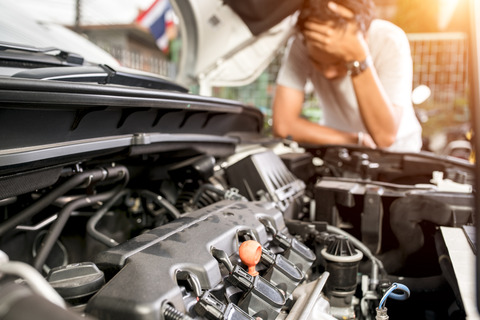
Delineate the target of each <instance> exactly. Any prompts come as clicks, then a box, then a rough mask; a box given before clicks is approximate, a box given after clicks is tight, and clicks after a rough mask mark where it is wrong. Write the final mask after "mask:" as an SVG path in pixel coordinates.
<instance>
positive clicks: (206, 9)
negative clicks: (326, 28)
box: [172, 0, 301, 86]
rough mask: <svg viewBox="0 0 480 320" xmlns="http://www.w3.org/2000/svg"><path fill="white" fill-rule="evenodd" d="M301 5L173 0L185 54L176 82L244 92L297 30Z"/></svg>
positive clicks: (294, 3)
mask: <svg viewBox="0 0 480 320" xmlns="http://www.w3.org/2000/svg"><path fill="white" fill-rule="evenodd" d="M300 5H301V1H299V0H294V1H282V2H280V3H279V2H278V1H272V0H262V1H254V0H249V1H232V0H227V1H224V2H223V4H221V3H219V2H218V1H213V0H201V1H200V0H172V6H173V8H174V10H175V12H176V14H177V15H178V16H179V21H180V34H181V36H182V54H181V59H180V65H179V75H178V79H177V80H178V81H179V82H180V83H182V84H184V85H190V84H192V83H196V84H200V86H202V85H206V86H240V85H245V84H248V83H250V82H252V81H253V80H255V79H256V78H257V77H258V76H259V75H260V74H261V72H262V71H263V70H264V69H265V68H266V67H267V66H268V65H269V63H270V62H271V61H272V60H273V58H274V57H275V55H276V54H277V53H278V50H279V49H280V48H282V47H283V46H284V44H285V42H286V40H287V39H288V37H289V35H290V34H291V32H292V30H293V26H294V24H295V21H296V19H295V15H294V13H295V12H296V11H297V9H298V8H299V7H300Z"/></svg>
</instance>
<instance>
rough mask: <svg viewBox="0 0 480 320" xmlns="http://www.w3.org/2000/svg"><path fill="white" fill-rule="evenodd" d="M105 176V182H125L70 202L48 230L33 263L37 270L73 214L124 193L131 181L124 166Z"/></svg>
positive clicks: (106, 170) (113, 169) (112, 168)
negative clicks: (121, 192)
mask: <svg viewBox="0 0 480 320" xmlns="http://www.w3.org/2000/svg"><path fill="white" fill-rule="evenodd" d="M103 176H104V179H102V180H105V177H109V178H113V179H115V180H116V179H117V178H119V177H120V178H123V179H124V181H123V183H122V184H121V185H119V186H117V187H115V189H113V190H111V191H107V192H104V193H101V194H97V195H93V196H85V197H82V198H79V199H76V200H73V201H71V202H69V203H68V204H67V205H65V206H64V207H63V208H62V210H61V211H60V213H59V214H58V218H57V220H55V222H54V223H53V224H52V226H51V227H50V229H49V230H48V233H47V235H46V236H45V238H44V239H43V241H42V246H41V248H40V249H39V251H38V254H37V256H36V257H35V261H34V263H33V266H34V268H35V269H37V270H39V271H40V270H41V269H42V267H43V265H44V264H45V262H46V261H47V259H48V256H49V254H50V251H51V250H52V248H53V246H54V245H55V243H56V242H57V239H58V238H59V237H60V234H61V233H62V231H63V228H64V227H65V225H66V223H67V221H68V219H69V218H70V215H71V213H72V212H73V211H74V210H76V209H79V208H83V207H88V206H91V205H92V204H95V203H96V202H99V201H106V200H108V199H110V198H112V197H113V196H115V195H116V194H117V193H119V192H120V191H122V190H123V189H124V188H125V185H126V184H127V183H128V180H129V174H128V170H127V168H126V167H123V166H118V167H111V168H108V169H104V170H103Z"/></svg>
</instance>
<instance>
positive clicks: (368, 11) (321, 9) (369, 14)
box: [297, 0, 375, 33]
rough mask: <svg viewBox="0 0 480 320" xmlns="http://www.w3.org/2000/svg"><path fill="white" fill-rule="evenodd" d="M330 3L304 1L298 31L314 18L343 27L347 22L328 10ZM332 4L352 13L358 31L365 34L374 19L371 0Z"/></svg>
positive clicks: (338, 0)
mask: <svg viewBox="0 0 480 320" xmlns="http://www.w3.org/2000/svg"><path fill="white" fill-rule="evenodd" d="M330 1H332V0H304V1H303V5H302V8H301V11H300V15H299V17H298V22H297V25H298V26H299V27H300V30H303V25H304V23H305V22H306V21H307V20H308V18H315V19H317V20H320V21H334V22H335V23H336V24H337V25H339V26H342V25H345V24H346V23H347V20H346V19H344V18H342V17H340V16H338V15H337V14H336V13H335V12H333V11H332V10H330V9H329V8H328V3H329V2H330ZM333 2H335V3H337V4H339V5H341V6H344V7H345V8H348V9H350V10H351V11H353V13H354V15H355V18H354V19H355V20H356V21H357V24H358V26H359V28H360V30H362V32H364V33H366V32H367V30H368V28H369V27H370V23H371V22H372V20H373V19H374V18H375V4H374V2H373V0H334V1H333Z"/></svg>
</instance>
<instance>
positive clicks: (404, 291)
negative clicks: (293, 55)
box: [378, 282, 410, 309]
mask: <svg viewBox="0 0 480 320" xmlns="http://www.w3.org/2000/svg"><path fill="white" fill-rule="evenodd" d="M394 290H400V291H402V293H394V292H393V291H394ZM408 297H410V289H408V287H407V286H406V285H403V284H401V283H396V282H394V283H392V285H391V286H390V288H388V290H387V291H386V292H385V294H384V295H383V297H382V299H381V300H380V304H379V305H378V309H382V308H383V307H384V306H385V302H386V301H387V298H392V299H394V300H400V301H403V300H407V299H408Z"/></svg>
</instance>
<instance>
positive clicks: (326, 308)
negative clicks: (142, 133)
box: [0, 143, 473, 320]
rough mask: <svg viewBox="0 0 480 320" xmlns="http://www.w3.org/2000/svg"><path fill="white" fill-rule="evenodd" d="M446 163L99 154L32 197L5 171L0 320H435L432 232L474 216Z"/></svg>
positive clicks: (303, 153)
mask: <svg viewBox="0 0 480 320" xmlns="http://www.w3.org/2000/svg"><path fill="white" fill-rule="evenodd" d="M445 163H446V162H445V161H444V160H442V162H440V161H438V162H437V161H436V160H435V159H434V158H428V157H425V156H421V155H415V156H414V155H399V154H390V153H385V152H382V151H374V150H368V151H367V150H362V149H354V148H353V149H347V148H345V147H334V146H331V147H325V148H324V149H318V148H317V149H315V150H303V149H302V150H300V149H299V148H298V147H297V146H295V145H285V144H283V143H280V144H278V145H274V146H272V145H264V146H259V145H253V146H248V147H244V148H243V149H242V148H240V147H238V148H237V150H236V152H235V153H232V154H230V155H227V156H223V157H214V156H212V155H208V154H207V153H194V154H185V153H181V152H178V153H173V152H169V153H168V156H167V153H161V152H160V153H151V154H148V153H145V154H139V155H137V156H129V157H117V158H114V159H110V158H108V157H107V158H102V157H98V158H95V159H93V160H89V161H86V162H75V163H72V164H71V165H65V166H63V167H61V168H56V167H55V168H53V169H46V170H38V171H36V172H34V174H33V175H32V176H31V177H29V179H31V180H32V181H33V182H32V183H35V182H34V181H38V179H42V181H45V179H47V180H48V181H51V182H50V183H49V185H48V186H47V187H39V188H37V189H35V190H34V191H29V192H23V191H22V190H23V189H22V188H23V185H22V183H25V180H21V181H20V182H22V183H20V182H18V183H16V182H17V180H15V178H16V177H15V176H9V177H6V178H4V180H3V183H2V186H9V188H12V189H5V188H4V189H3V190H2V194H3V195H4V199H3V200H1V202H0V209H1V212H2V217H3V218H2V222H1V224H0V236H1V247H0V249H1V250H2V262H1V263H0V272H1V273H2V275H3V276H2V278H1V281H2V283H1V284H0V305H1V306H2V308H0V313H1V316H2V318H5V319H19V318H22V319H23V318H25V319H27V318H36V319H42V318H45V319H57V318H58V319H76V318H79V319H81V318H85V317H86V318H89V319H90V318H92V319H100V320H102V319H139V320H140V319H142V320H143V319H145V320H147V319H152V320H153V319H155V320H161V319H167V320H170V319H215V320H216V319H218V320H220V319H231V320H234V319H245V320H247V319H250V320H252V319H255V320H259V319H262V320H273V319H279V320H280V319H374V318H376V319H388V318H389V317H391V318H392V319H395V318H404V317H409V318H424V317H425V316H426V314H431V315H432V314H433V315H434V318H435V319H436V318H442V317H443V316H444V315H445V314H447V313H448V312H449V311H448V310H447V309H449V308H450V309H452V306H455V305H456V299H455V294H454V290H453V289H452V286H451V285H450V284H451V283H449V281H448V278H447V277H446V276H445V274H446V271H445V270H446V269H445V266H444V265H442V263H441V262H439V259H438V256H440V255H441V254H442V253H441V250H442V249H441V246H440V245H438V243H436V241H435V239H436V236H435V230H436V228H437V227H438V226H441V225H449V226H460V225H465V224H471V223H472V222H473V221H472V220H473V211H472V200H473V199H472V196H471V189H469V187H470V185H471V180H470V179H471V175H470V174H471V172H470V171H469V170H470V169H469V167H468V166H463V165H461V164H460V162H458V163H456V162H455V161H453V162H450V164H449V166H448V168H447V167H442V165H444V164H445ZM432 168H433V169H437V170H438V171H441V172H443V173H445V174H446V176H444V177H440V178H438V179H437V180H436V181H435V183H432V181H431V178H432V177H431V173H432ZM447 180H448V181H449V183H450V184H448V185H445V184H440V182H445V181H447ZM5 181H8V184H7V183H5ZM442 188H447V189H442ZM454 189H455V190H454ZM459 190H460V191H459ZM452 192H455V193H452ZM439 301H440V302H443V304H442V303H440V304H439V303H438V302H439ZM386 302H388V308H387V307H386ZM26 305H28V306H29V307H28V308H25V306H26ZM457 310H458V312H461V308H457Z"/></svg>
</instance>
